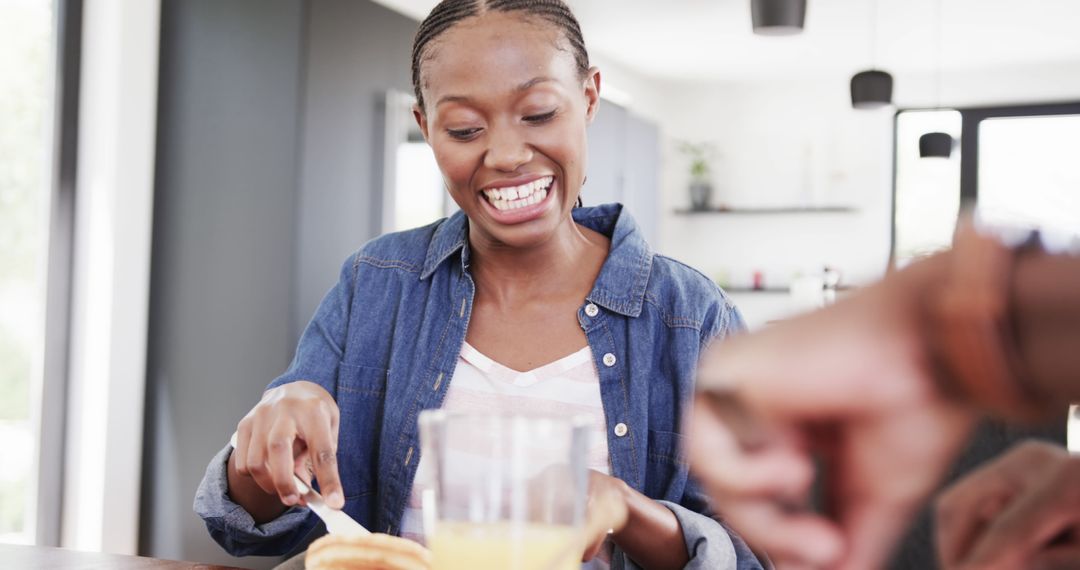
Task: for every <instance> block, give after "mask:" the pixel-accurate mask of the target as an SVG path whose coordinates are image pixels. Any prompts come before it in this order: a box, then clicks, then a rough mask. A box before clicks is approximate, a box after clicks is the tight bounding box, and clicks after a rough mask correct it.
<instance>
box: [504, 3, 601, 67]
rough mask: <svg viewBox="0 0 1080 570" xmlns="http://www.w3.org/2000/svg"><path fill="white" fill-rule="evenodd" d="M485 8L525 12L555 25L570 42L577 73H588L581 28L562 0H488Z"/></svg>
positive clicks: (587, 58) (586, 52)
mask: <svg viewBox="0 0 1080 570" xmlns="http://www.w3.org/2000/svg"><path fill="white" fill-rule="evenodd" d="M487 7H488V9H490V10H492V11H498V12H515V11H518V12H525V13H528V14H531V15H534V16H538V17H540V18H543V19H545V20H547V21H548V22H551V23H552V24H555V25H556V26H557V27H559V28H560V29H562V32H563V36H565V38H566V41H568V42H570V49H571V51H572V52H573V54H574V62H575V63H576V64H577V68H578V73H579V74H580V75H581V76H582V77H585V75H586V74H587V73H588V72H589V51H588V50H587V49H585V38H584V36H582V34H581V26H580V25H579V24H578V21H577V18H575V17H574V13H573V12H571V11H570V8H569V7H567V5H566V4H564V3H563V1H562V0H488V2H487Z"/></svg>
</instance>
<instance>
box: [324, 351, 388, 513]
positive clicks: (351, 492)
mask: <svg viewBox="0 0 1080 570" xmlns="http://www.w3.org/2000/svg"><path fill="white" fill-rule="evenodd" d="M388 375H389V372H388V371H387V370H385V369H383V368H372V367H368V366H354V365H350V364H344V363H342V364H341V365H339V367H338V386H337V404H338V410H339V411H340V421H339V428H338V468H339V470H340V471H339V472H340V474H341V478H342V481H341V482H342V485H344V487H345V498H346V499H347V500H348V499H355V498H358V497H362V496H365V495H369V494H371V493H373V492H374V490H375V488H376V484H377V482H378V479H377V474H378V463H379V441H380V436H381V431H382V423H383V422H382V419H383V408H384V402H385V395H386V380H387V377H388Z"/></svg>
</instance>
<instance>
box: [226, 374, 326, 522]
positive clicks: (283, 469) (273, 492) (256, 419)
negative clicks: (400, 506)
mask: <svg viewBox="0 0 1080 570" xmlns="http://www.w3.org/2000/svg"><path fill="white" fill-rule="evenodd" d="M337 441H338V407H337V403H336V402H334V399H333V397H331V396H330V393H329V392H327V391H326V390H325V389H323V387H322V386H319V385H318V384H315V383H313V382H306V381H298V382H291V383H289V384H285V385H283V386H278V387H277V388H272V389H270V390H267V391H266V392H265V393H263V397H262V399H261V400H260V401H259V403H258V404H257V405H256V406H255V407H254V408H252V409H251V411H250V412H248V413H247V415H246V416H244V419H242V420H240V423H239V425H237V427H236V449H234V450H233V453H232V457H230V459H229V461H230V463H232V465H233V468H234V470H235V473H236V475H238V476H239V477H240V478H242V479H246V480H250V482H253V483H254V484H255V485H257V486H258V488H259V489H261V491H262V492H263V493H265V495H267V496H270V497H274V498H276V499H278V500H280V502H281V504H283V505H286V506H292V505H295V504H297V503H299V502H300V494H299V492H298V490H297V489H296V485H295V484H294V483H293V474H294V473H298V474H301V476H302V477H303V478H304V479H306V480H308V481H309V482H310V479H311V475H314V476H315V478H316V479H317V480H318V482H319V488H320V490H321V492H322V495H323V498H324V500H325V501H326V504H327V505H329V506H330V507H332V508H335V509H340V508H342V507H343V506H344V505H345V494H344V492H343V491H342V488H341V478H340V477H339V476H338V469H337ZM231 471H233V470H230V472H231ZM305 475H306V476H305ZM244 482H247V481H244ZM244 482H241V481H233V478H232V477H230V481H229V487H230V494H231V495H234V500H237V499H240V500H237V502H238V503H240V504H241V506H244V507H246V508H248V507H253V506H255V505H245V504H244V501H243V499H244V497H243V495H246V496H247V498H248V499H249V500H250V499H251V493H245V492H244V490H242V489H236V490H237V491H240V492H239V493H234V488H236V487H238V486H241V485H242V486H243V487H248V490H254V489H250V485H244V484H243V483H244ZM237 483H239V485H238V484H237ZM237 494H239V495H242V496H241V497H237V496H235V495H237ZM278 509H280V507H278ZM248 511H249V512H251V514H252V515H253V516H254V515H256V511H261V512H266V509H265V508H255V509H253V508H248ZM256 518H257V519H258V518H265V517H256Z"/></svg>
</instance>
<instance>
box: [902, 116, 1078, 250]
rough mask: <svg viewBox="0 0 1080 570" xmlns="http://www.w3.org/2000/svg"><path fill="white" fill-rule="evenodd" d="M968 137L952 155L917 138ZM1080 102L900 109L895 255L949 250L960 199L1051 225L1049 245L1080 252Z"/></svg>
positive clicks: (997, 216) (988, 217) (994, 220)
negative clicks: (929, 150) (942, 155)
mask: <svg viewBox="0 0 1080 570" xmlns="http://www.w3.org/2000/svg"><path fill="white" fill-rule="evenodd" d="M931 131H943V132H947V133H949V134H951V135H953V137H954V138H956V139H959V141H960V144H959V146H958V148H957V149H955V150H954V151H953V155H952V157H951V158H949V159H946V160H942V159H935V158H929V159H921V158H919V155H918V139H919V136H921V135H922V134H923V133H927V132H931ZM1077 148H1080V103H1072V104H1047V105H1025V106H1010V107H992V108H972V109H958V110H932V111H923V110H906V111H900V112H899V113H897V115H896V157H895V159H896V174H895V176H896V177H895V189H894V195H893V198H894V209H893V258H894V261H895V263H896V265H897V266H903V265H905V264H906V263H908V262H909V261H910V260H912V259H913V258H916V257H919V256H922V255H925V254H929V253H933V252H934V251H938V250H941V249H945V248H947V247H948V246H949V245H950V243H951V241H952V232H953V230H954V228H955V226H956V220H957V214H958V213H959V211H960V206H961V204H962V203H963V204H968V205H971V206H974V209H975V211H976V214H977V216H978V218H979V220H980V221H981V222H985V223H987V224H990V225H994V226H1005V227H1015V228H1025V229H1034V228H1038V229H1040V230H1043V235H1044V238H1045V239H1046V240H1047V242H1048V243H1047V245H1049V246H1051V247H1053V248H1057V249H1066V248H1067V249H1071V250H1074V251H1080V163H1077V161H1076V159H1075V154H1076V149H1077Z"/></svg>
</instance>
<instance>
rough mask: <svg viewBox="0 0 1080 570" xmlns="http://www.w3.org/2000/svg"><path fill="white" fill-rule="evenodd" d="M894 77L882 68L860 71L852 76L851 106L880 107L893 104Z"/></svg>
mask: <svg viewBox="0 0 1080 570" xmlns="http://www.w3.org/2000/svg"><path fill="white" fill-rule="evenodd" d="M892 88H893V78H892V75H889V74H888V73H887V72H884V71H881V70H880V69H870V70H867V71H860V72H858V73H856V74H855V75H854V76H852V77H851V106H852V107H855V108H856V109H880V108H881V107H884V106H886V105H890V104H892Z"/></svg>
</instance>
